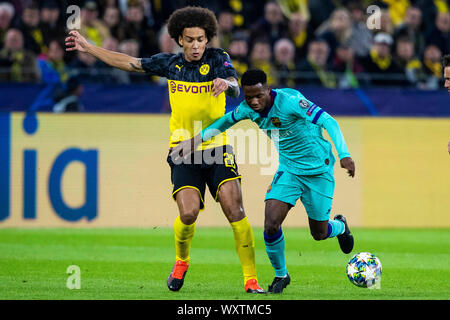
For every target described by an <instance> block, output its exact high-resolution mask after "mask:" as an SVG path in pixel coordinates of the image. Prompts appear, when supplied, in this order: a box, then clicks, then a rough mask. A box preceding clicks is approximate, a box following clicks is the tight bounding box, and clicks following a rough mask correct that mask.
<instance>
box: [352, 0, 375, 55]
mask: <svg viewBox="0 0 450 320" xmlns="http://www.w3.org/2000/svg"><path fill="white" fill-rule="evenodd" d="M347 9H348V12H349V14H350V20H351V24H352V37H351V41H352V42H351V43H352V45H351V47H352V49H353V52H354V54H355V56H356V57H365V56H366V55H368V54H369V51H370V46H371V45H372V38H373V35H372V32H371V31H370V30H369V29H368V28H367V25H366V14H365V10H364V7H363V5H362V4H361V3H360V2H359V1H357V0H356V1H355V0H354V1H351V2H350V3H348V5H347Z"/></svg>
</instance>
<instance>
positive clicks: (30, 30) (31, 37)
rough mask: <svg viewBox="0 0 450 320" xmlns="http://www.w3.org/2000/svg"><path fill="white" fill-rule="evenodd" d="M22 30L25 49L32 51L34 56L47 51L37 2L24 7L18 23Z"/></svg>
mask: <svg viewBox="0 0 450 320" xmlns="http://www.w3.org/2000/svg"><path fill="white" fill-rule="evenodd" d="M18 29H19V30H20V31H22V34H23V38H24V47H25V49H27V50H29V51H32V52H33V53H34V54H35V55H36V56H37V55H39V54H41V53H47V50H48V46H47V45H46V44H45V41H44V32H43V31H42V29H41V27H40V11H39V7H38V5H37V3H35V2H31V4H30V5H28V6H27V7H25V9H24V11H23V13H22V17H21V19H20V21H19V24H18Z"/></svg>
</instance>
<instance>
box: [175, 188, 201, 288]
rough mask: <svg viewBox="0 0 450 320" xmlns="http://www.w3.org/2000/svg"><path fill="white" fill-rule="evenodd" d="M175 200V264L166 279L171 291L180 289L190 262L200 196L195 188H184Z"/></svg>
mask: <svg viewBox="0 0 450 320" xmlns="http://www.w3.org/2000/svg"><path fill="white" fill-rule="evenodd" d="M176 201H177V205H178V209H179V212H180V215H179V216H178V217H177V218H176V219H175V223H174V228H173V229H174V234H175V265H174V267H173V268H172V271H171V273H170V275H169V278H168V279H167V287H168V288H169V289H170V290H172V291H178V290H180V289H181V287H182V286H183V283H184V278H185V276H186V272H187V270H188V268H189V263H190V259H191V258H190V249H191V242H192V238H193V237H194V232H195V221H196V220H197V216H198V213H199V212H200V205H201V198H200V194H199V192H198V191H197V190H195V189H192V188H185V189H182V190H180V191H179V192H177V194H176Z"/></svg>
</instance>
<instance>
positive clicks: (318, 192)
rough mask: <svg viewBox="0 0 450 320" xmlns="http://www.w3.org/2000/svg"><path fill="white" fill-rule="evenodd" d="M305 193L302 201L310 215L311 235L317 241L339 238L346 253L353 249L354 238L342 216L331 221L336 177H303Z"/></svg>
mask: <svg viewBox="0 0 450 320" xmlns="http://www.w3.org/2000/svg"><path fill="white" fill-rule="evenodd" d="M302 181H303V183H304V185H305V192H304V193H303V194H302V197H301V200H302V203H303V205H304V206H305V209H306V212H307V213H308V221H309V227H310V231H311V235H312V237H313V238H314V239H315V240H318V241H320V240H325V239H328V238H334V237H337V238H338V241H339V245H340V247H341V249H342V251H343V252H344V253H349V252H351V251H352V249H353V236H352V234H351V232H350V229H349V228H348V225H347V222H346V220H345V218H344V217H343V216H342V215H336V216H335V218H334V219H333V220H330V213H331V208H332V203H333V193H334V177H333V175H332V174H331V173H324V174H321V175H319V176H312V177H302Z"/></svg>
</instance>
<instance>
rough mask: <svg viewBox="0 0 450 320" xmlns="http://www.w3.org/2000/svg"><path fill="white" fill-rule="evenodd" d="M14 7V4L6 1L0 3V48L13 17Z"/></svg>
mask: <svg viewBox="0 0 450 320" xmlns="http://www.w3.org/2000/svg"><path fill="white" fill-rule="evenodd" d="M14 14H15V9H14V6H13V5H12V4H10V3H8V2H1V3H0V49H2V48H3V45H4V42H5V37H6V33H7V32H8V29H9V28H10V27H11V24H12V20H13V18H14Z"/></svg>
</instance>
